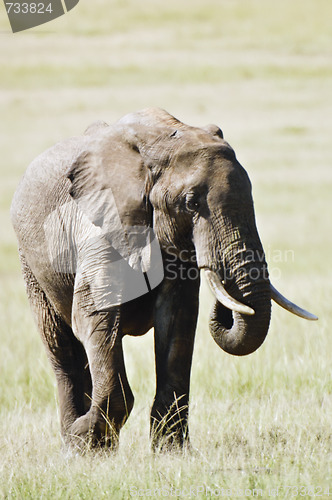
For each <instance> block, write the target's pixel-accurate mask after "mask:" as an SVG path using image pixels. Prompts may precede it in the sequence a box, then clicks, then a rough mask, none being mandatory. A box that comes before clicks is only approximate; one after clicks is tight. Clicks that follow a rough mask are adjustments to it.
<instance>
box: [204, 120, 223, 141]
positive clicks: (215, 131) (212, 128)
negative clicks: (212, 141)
mask: <svg viewBox="0 0 332 500" xmlns="http://www.w3.org/2000/svg"><path fill="white" fill-rule="evenodd" d="M203 130H205V132H208V133H209V134H211V135H213V136H214V137H219V138H220V139H223V138H224V134H223V132H222V130H221V129H220V128H219V127H218V125H212V124H211V125H206V127H203Z"/></svg>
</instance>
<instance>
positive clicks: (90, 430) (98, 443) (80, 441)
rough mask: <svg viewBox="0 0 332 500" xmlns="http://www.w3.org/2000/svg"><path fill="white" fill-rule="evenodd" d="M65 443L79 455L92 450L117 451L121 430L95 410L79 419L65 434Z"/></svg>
mask: <svg viewBox="0 0 332 500" xmlns="http://www.w3.org/2000/svg"><path fill="white" fill-rule="evenodd" d="M64 438H65V441H66V443H68V445H69V446H70V447H71V448H74V449H75V450H77V451H78V452H79V453H82V454H83V453H85V452H87V451H89V450H91V449H98V448H99V449H101V448H103V449H105V448H107V449H109V450H111V451H115V450H116V449H117V448H118V444H119V428H117V427H116V426H115V424H114V423H113V422H112V421H111V420H109V419H108V418H107V417H106V416H104V415H101V414H100V412H98V411H97V410H95V409H90V410H89V411H88V412H87V413H86V414H85V415H82V416H81V417H79V418H77V419H76V420H75V422H74V423H73V424H72V425H71V426H70V428H69V429H68V430H67V432H66V433H65V436H64Z"/></svg>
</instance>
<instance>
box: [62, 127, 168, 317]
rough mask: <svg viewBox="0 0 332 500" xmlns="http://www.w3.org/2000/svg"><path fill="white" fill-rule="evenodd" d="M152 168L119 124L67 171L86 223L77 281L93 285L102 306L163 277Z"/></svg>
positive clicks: (98, 138)
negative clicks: (151, 200) (151, 205)
mask: <svg viewBox="0 0 332 500" xmlns="http://www.w3.org/2000/svg"><path fill="white" fill-rule="evenodd" d="M105 130H106V129H105ZM146 170H147V169H146V167H145V164H144V161H143V158H142V155H141V154H140V151H139V147H138V146H137V141H134V140H133V141H129V140H128V136H126V134H125V133H123V131H122V133H119V130H118V129H117V128H113V130H108V129H107V130H106V131H104V132H101V134H99V135H97V136H94V137H93V139H92V140H91V141H89V142H88V147H87V148H86V151H84V152H82V153H81V154H80V155H79V156H78V157H77V158H76V160H75V161H74V163H73V164H72V166H71V167H70V170H69V171H68V173H67V177H68V179H69V180H70V182H71V186H70V191H69V192H70V195H71V197H72V199H73V200H74V202H75V204H76V205H77V209H78V210H77V213H78V219H79V223H78V225H79V226H80V228H81V229H80V235H81V239H80V241H79V242H78V246H79V248H80V250H79V252H80V256H79V257H78V272H77V275H78V276H79V277H80V278H77V280H82V279H83V281H84V282H85V283H86V282H87V283H88V285H89V289H90V290H93V301H94V303H95V308H96V309H98V310H101V309H104V310H105V309H107V308H109V307H112V306H114V305H116V304H120V303H123V302H127V301H128V300H133V299H134V298H137V297H139V296H140V295H142V294H144V293H147V292H148V290H149V287H150V288H151V289H152V288H154V287H155V286H157V285H158V284H159V283H160V281H161V280H162V278H163V265H162V258H161V252H160V248H159V244H158V241H157V240H156V238H155V236H154V234H153V230H152V229H151V228H150V227H149V226H150V214H149V211H148V210H147V207H146V203H145V199H144V198H145V191H144V189H145V184H146V178H147V172H146ZM76 233H77V231H76ZM76 233H75V234H76ZM82 235H83V236H82ZM98 262H101V264H100V265H98V264H97V263H98Z"/></svg>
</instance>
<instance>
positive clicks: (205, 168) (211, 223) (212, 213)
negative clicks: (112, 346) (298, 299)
mask: <svg viewBox="0 0 332 500" xmlns="http://www.w3.org/2000/svg"><path fill="white" fill-rule="evenodd" d="M109 129H110V130H109V131H107V128H104V127H103V130H102V132H101V134H102V139H98V141H97V144H98V146H97V149H96V153H95V158H97V159H98V161H96V160H95V161H92V162H91V161H90V160H87V159H86V156H85V157H84V158H83V160H80V161H78V162H76V164H74V167H73V168H72V170H71V173H70V178H71V180H72V182H73V188H72V194H73V195H74V196H75V195H76V196H77V195H80V194H81V195H86V190H85V186H86V185H87V184H88V183H89V182H90V181H89V178H91V179H93V181H91V182H93V183H94V184H95V185H96V186H99V188H98V189H105V187H108V186H109V185H112V180H113V185H114V182H115V184H116V177H117V176H119V175H120V174H119V169H122V171H123V170H124V171H125V179H127V185H126V186H125V188H124V187H123V186H122V183H123V180H122V181H120V183H119V184H118V186H119V187H118V188H117V190H116V191H114V190H113V192H114V197H115V199H116V205H117V209H118V212H119V214H120V217H121V219H122V222H123V223H124V224H125V225H126V224H127V225H128V224H129V225H131V226H138V225H151V226H152V227H153V230H154V232H155V234H156V236H157V238H158V241H159V244H160V246H161V247H162V249H163V250H164V251H165V252H166V253H167V252H168V251H170V249H171V252H172V254H173V255H174V254H177V255H178V256H179V258H180V256H181V252H182V251H183V250H184V249H185V250H188V249H191V250H192V251H193V252H194V253H195V255H196V261H197V266H198V268H200V269H202V270H204V271H205V274H206V277H207V279H208V282H209V284H210V286H211V288H212V291H213V293H214V295H215V298H216V303H215V306H214V309H213V312H212V316H211V320H210V331H211V334H212V336H213V338H214V340H215V341H216V342H217V344H218V345H219V346H220V347H221V348H222V349H223V350H225V351H226V352H229V353H231V354H235V355H245V354H249V353H251V352H253V351H255V350H256V349H257V348H258V347H259V346H260V345H261V344H262V342H263V341H264V339H265V336H266V334H267V331H268V327H269V322H270V312H271V298H272V299H274V300H276V301H277V302H278V303H279V304H280V305H282V306H283V307H285V308H287V309H288V310H291V311H292V312H294V313H295V314H298V315H300V316H302V317H305V318H306V319H316V317H315V316H313V315H311V314H310V313H308V312H306V311H304V310H302V309H300V308H299V307H298V306H295V305H294V304H292V303H290V302H289V301H287V299H285V298H284V297H283V296H282V295H280V294H279V292H277V291H276V290H275V289H274V288H273V287H272V285H271V284H270V281H269V276H268V270H267V264H266V261H265V256H264V251H263V248H262V244H261V242H260V239H259V235H258V232H257V229H256V223H255V215H254V207H253V200H252V194H251V183H250V180H249V177H248V175H247V173H246V171H245V170H244V169H243V167H242V166H241V165H240V164H239V162H238V161H237V159H236V156H235V153H234V151H233V149H232V148H231V147H230V145H229V144H228V143H227V142H226V141H225V140H224V139H223V134H222V132H221V130H220V129H219V128H218V127H216V126H213V125H211V126H208V127H206V128H195V127H189V126H187V125H184V124H183V123H181V122H179V121H178V120H176V119H175V118H174V117H172V116H171V115H169V114H168V113H166V112H165V111H162V110H159V109H148V110H144V111H142V112H139V113H135V114H131V115H127V116H126V117H124V118H123V119H121V120H120V121H119V122H117V124H116V125H115V126H113V127H109ZM94 133H95V132H94ZM101 144H102V146H101ZM110 162H112V163H113V164H114V163H116V164H117V165H118V167H117V169H118V170H117V172H118V173H115V171H114V169H113V170H112V173H110V169H109V168H108V164H109V163H110ZM91 163H94V164H95V165H97V167H96V166H95V170H94V172H93V173H91V172H90V173H89V175H83V176H82V170H83V171H84V166H85V165H86V164H89V165H90V164H91ZM98 165H99V167H98ZM77 173H79V175H76V174H77ZM80 178H82V179H83V181H82V182H81V181H80V180H79V181H77V182H76V181H75V179H76V180H77V179H80ZM123 178H124V177H123V175H122V179H123ZM98 179H99V181H98ZM98 182H99V183H98ZM121 186H122V187H121ZM117 191H120V192H117ZM94 199H96V197H95V198H94ZM104 219H105V217H104Z"/></svg>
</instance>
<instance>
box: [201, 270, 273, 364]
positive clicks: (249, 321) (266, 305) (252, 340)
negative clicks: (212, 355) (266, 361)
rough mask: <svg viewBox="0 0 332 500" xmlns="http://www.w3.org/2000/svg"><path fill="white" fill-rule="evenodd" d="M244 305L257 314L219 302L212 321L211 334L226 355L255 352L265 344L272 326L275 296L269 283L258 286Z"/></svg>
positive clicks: (244, 299)
mask: <svg viewBox="0 0 332 500" xmlns="http://www.w3.org/2000/svg"><path fill="white" fill-rule="evenodd" d="M252 288H253V289H252V291H251V292H250V293H249V294H248V295H244V296H243V298H242V302H244V303H245V305H246V306H249V307H250V308H251V309H253V310H254V311H255V314H248V313H247V312H245V313H242V312H237V311H234V310H230V309H228V308H227V307H225V306H224V305H223V304H222V303H220V302H219V301H218V300H217V301H216V303H215V306H214V308H213V311H212V314H211V318H210V332H211V335H212V337H213V339H214V340H215V341H216V343H217V344H218V345H219V347H221V348H222V349H223V350H224V351H226V352H228V353H229V354H233V355H236V356H244V355H246V354H250V353H252V352H254V351H255V350H256V349H258V347H259V346H260V345H261V344H262V343H263V341H264V339H265V337H266V335H267V331H268V328H269V323H270V315H271V292H270V287H269V282H268V280H267V282H266V283H265V282H263V283H259V284H258V283H257V284H256V285H254V286H253V287H252Z"/></svg>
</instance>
